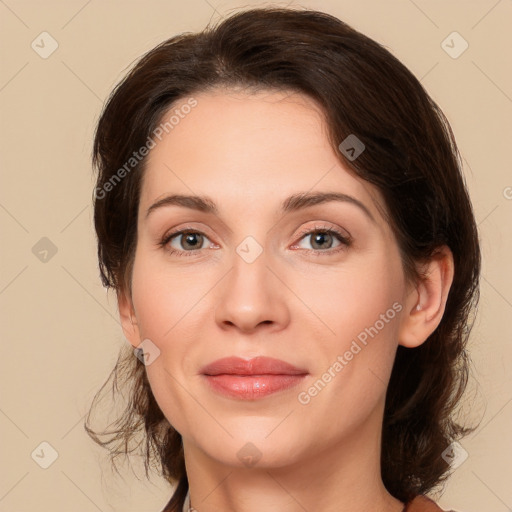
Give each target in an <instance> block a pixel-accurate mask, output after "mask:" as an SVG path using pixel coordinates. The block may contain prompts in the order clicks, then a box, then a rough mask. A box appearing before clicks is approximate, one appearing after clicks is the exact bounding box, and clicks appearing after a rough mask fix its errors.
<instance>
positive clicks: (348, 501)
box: [183, 422, 404, 512]
mask: <svg viewBox="0 0 512 512" xmlns="http://www.w3.org/2000/svg"><path fill="white" fill-rule="evenodd" d="M370 423H371V422H370ZM364 429H365V426H364V425H359V426H358V428H357V429H355V430H354V432H352V433H351V435H349V436H347V437H345V438H344V439H343V440H341V441H340V442H338V443H337V444H336V445H335V446H333V445H332V444H329V445H328V446H327V447H325V448H323V449H317V451H315V449H314V448H312V449H311V450H309V451H307V453H305V454H303V455H302V456H301V457H297V458H296V459H295V460H292V461H291V462H289V463H287V464H285V465H279V466H276V465H273V466H272V467H270V466H266V467H265V466H262V467H260V466H259V465H258V464H256V465H255V466H254V467H251V468H248V467H239V466H233V465H224V464H221V463H219V461H218V460H215V459H212V458H211V457H209V456H208V455H207V454H206V453H205V452H204V451H202V450H200V449H199V448H198V447H197V446H196V445H194V444H193V443H191V442H190V441H188V440H185V439H184V440H183V444H184V453H185V464H186V467H187V476H188V481H189V494H190V502H191V505H192V507H193V508H194V509H195V510H197V512H213V511H218V510H222V511H225V512H259V511H261V510H265V511H268V512H278V511H279V512H304V510H321V511H322V512H367V511H368V510H379V511H381V512H402V511H403V509H404V504H403V503H402V502H400V501H399V500H397V499H395V498H394V497H393V496H392V495H390V494H389V493H388V491H387V490H386V488H385V487H384V484H383V482H382V478H381V470H380V444H381V439H380V438H381V433H380V430H378V431H377V432H376V431H375V430H376V429H374V428H373V429H372V428H370V425H369V423H367V426H366V430H364Z"/></svg>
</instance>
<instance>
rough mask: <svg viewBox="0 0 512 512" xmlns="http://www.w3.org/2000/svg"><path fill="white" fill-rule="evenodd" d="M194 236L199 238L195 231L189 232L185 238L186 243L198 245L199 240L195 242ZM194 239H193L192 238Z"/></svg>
mask: <svg viewBox="0 0 512 512" xmlns="http://www.w3.org/2000/svg"><path fill="white" fill-rule="evenodd" d="M194 238H197V234H195V233H189V234H188V235H187V236H186V237H185V240H186V243H187V244H191V245H192V247H194V246H195V245H197V240H195V243H194V240H193V239H194ZM191 239H192V240H191Z"/></svg>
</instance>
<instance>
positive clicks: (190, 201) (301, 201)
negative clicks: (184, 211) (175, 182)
mask: <svg viewBox="0 0 512 512" xmlns="http://www.w3.org/2000/svg"><path fill="white" fill-rule="evenodd" d="M333 201H338V202H344V203H349V204H353V205H355V206H357V207H358V208H359V209H361V210H362V211H363V212H364V213H365V215H366V216H367V217H369V219H370V220H371V221H372V222H374V223H376V221H375V218H374V216H373V215H372V213H371V212H370V210H369V209H368V208H367V207H366V206H365V205H364V203H362V202H361V201H359V199H356V198H355V197H352V196H349V195H347V194H343V193H340V192H313V193H308V192H299V193H297V194H293V195H291V196H290V197H288V198H286V199H285V200H284V201H283V203H282V204H281V210H280V212H281V214H285V213H290V212H294V211H298V210H302V209H304V208H308V207H311V206H315V205H317V204H322V203H329V202H333ZM166 206H181V207H184V208H190V209H192V210H198V211H201V212H204V213H211V214H214V215H218V213H219V209H218V208H217V205H216V204H215V202H214V201H213V200H212V199H211V198H209V197H207V196H193V195H183V194H172V195H167V196H165V197H163V198H161V199H159V200H158V201H156V202H155V203H153V204H152V205H151V206H150V207H149V208H148V209H147V211H146V219H147V218H148V217H149V215H150V214H151V213H152V212H154V211H155V210H157V209H159V208H163V207H166Z"/></svg>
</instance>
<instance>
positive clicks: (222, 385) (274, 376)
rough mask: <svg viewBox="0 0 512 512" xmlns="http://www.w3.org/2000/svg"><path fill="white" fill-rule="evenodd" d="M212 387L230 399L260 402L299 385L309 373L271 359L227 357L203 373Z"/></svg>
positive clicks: (202, 371) (204, 368)
mask: <svg viewBox="0 0 512 512" xmlns="http://www.w3.org/2000/svg"><path fill="white" fill-rule="evenodd" d="M200 373H201V374H202V375H204V377H205V379H206V381H207V382H208V384H209V385H210V386H211V388H212V389H213V390H214V391H216V392H218V393H220V394H222V395H224V396H228V397H231V398H238V399H242V400H257V399H259V398H264V397H266V396H268V395H270V394H272V393H276V392H278V391H282V390H285V389H289V388H291V387H293V386H296V385H298V384H299V383H300V382H302V380H303V379H304V377H305V376H306V375H308V371H307V370H304V369H302V368H297V367H296V366H293V365H291V364H289V363H286V362H285V361H281V360H279V359H274V358H270V357H262V356H259V357H255V358H253V359H249V360H245V359H242V358H240V357H225V358H223V359H218V360H217V361H214V362H213V363H210V364H208V365H206V366H205V367H203V368H202V369H201V370H200Z"/></svg>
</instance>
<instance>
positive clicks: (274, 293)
mask: <svg viewBox="0 0 512 512" xmlns="http://www.w3.org/2000/svg"><path fill="white" fill-rule="evenodd" d="M269 260H270V258H269V257H267V253H266V252H265V251H263V252H262V253H261V254H259V256H258V257H257V258H256V259H255V260H254V261H252V262H250V259H244V257H243V256H240V255H239V254H238V253H236V252H235V254H234V258H233V267H232V268H231V269H230V270H229V271H228V273H227V275H226V276H225V277H224V279H222V281H221V283H219V289H218V293H217V294H216V297H215V300H216V302H217V304H216V307H215V320H216V322H217V324H218V325H219V326H220V328H221V329H223V330H228V329H232V330H239V331H240V332H244V333H246V334H247V333H252V332H255V331H256V330H258V329H264V330H265V332H267V333H269V332H273V331H277V330H281V329H284V328H285V327H286V325H287V324H288V323H289V320H290V314H289V309H288V305H287V303H286V297H287V296H288V295H289V294H290V291H289V290H288V288H287V287H286V286H285V284H283V281H284V279H283V276H281V275H279V274H280V272H279V269H278V266H277V265H275V264H271V262H270V261H269ZM271 267H272V268H271Z"/></svg>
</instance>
